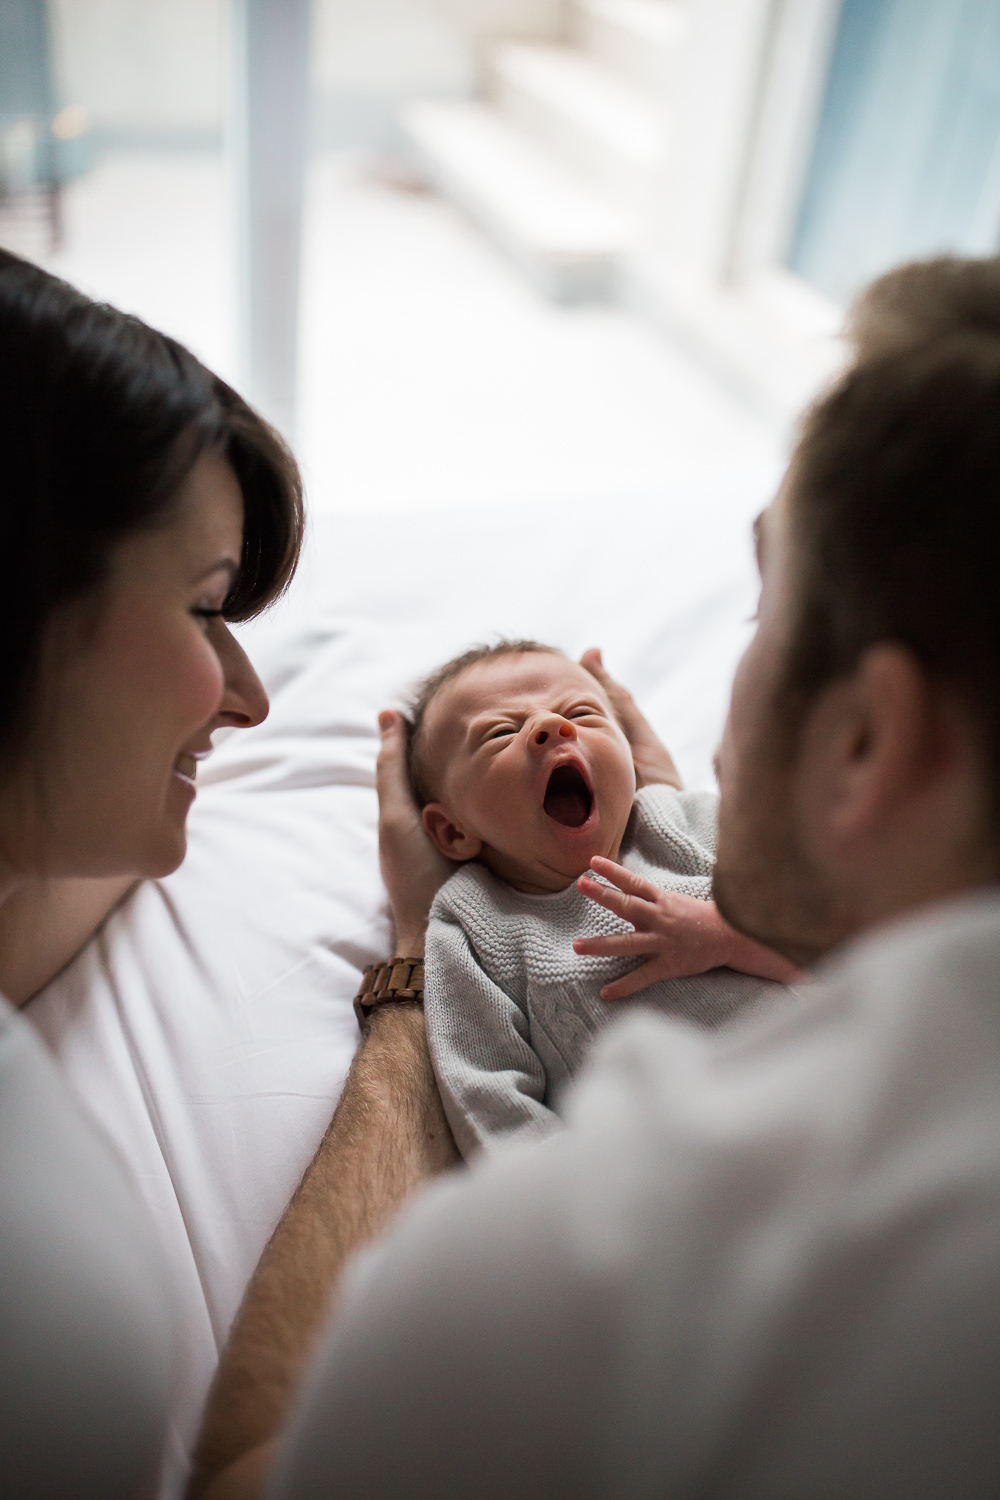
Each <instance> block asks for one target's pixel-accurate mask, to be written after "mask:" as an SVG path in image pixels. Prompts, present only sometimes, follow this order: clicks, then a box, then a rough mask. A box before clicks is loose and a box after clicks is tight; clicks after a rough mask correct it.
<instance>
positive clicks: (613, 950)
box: [573, 932, 663, 958]
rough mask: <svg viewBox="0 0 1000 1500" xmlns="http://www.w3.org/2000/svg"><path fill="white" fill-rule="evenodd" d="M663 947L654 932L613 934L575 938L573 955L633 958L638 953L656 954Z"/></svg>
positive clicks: (661, 940)
mask: <svg viewBox="0 0 1000 1500" xmlns="http://www.w3.org/2000/svg"><path fill="white" fill-rule="evenodd" d="M662 947H663V939H662V938H661V937H660V936H659V935H658V934H657V933H655V932H614V933H607V934H604V935H602V936H601V937H589V938H576V939H574V942H573V951H574V953H585V954H589V955H591V956H593V957H594V958H620V957H621V956H622V954H626V955H628V956H629V957H634V956H636V955H638V954H640V953H657V952H659V950H660V949H661V948H662Z"/></svg>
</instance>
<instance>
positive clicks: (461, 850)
mask: <svg viewBox="0 0 1000 1500" xmlns="http://www.w3.org/2000/svg"><path fill="white" fill-rule="evenodd" d="M421 817H422V819H423V824H424V832H425V833H426V835H427V837H428V838H429V839H430V841H431V843H432V844H433V845H434V847H435V849H437V850H438V851H439V852H440V853H441V854H443V855H444V857H445V859H452V860H454V861H455V863H456V864H461V863H462V861H463V860H466V859H475V857H476V855H477V854H478V853H479V852H480V850H481V849H482V847H483V841H482V839H477V838H476V837H475V835H474V834H469V833H466V832H465V831H464V829H461V828H459V826H458V824H457V823H454V822H452V818H451V814H450V813H449V812H448V810H447V808H445V807H442V806H441V803H440V802H428V804H427V806H426V807H425V808H424V810H423V813H422V814H421Z"/></svg>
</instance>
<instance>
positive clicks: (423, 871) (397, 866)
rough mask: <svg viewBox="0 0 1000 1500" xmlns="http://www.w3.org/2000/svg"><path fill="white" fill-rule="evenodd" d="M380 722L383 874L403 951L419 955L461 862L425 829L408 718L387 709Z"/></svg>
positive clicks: (381, 852) (377, 772)
mask: <svg viewBox="0 0 1000 1500" xmlns="http://www.w3.org/2000/svg"><path fill="white" fill-rule="evenodd" d="M378 724H379V730H380V732H381V735H382V748H381V750H380V751H379V757H378V768H377V771H376V784H377V786H378V808H379V827H378V848H379V860H380V863H381V866H382V879H383V880H384V882H385V888H386V890H387V892H388V893H389V905H390V907H391V908H392V917H393V922H394V923H395V927H396V948H397V951H398V952H399V953H401V954H405V955H407V956H410V955H412V956H414V957H416V956H419V955H421V954H422V953H423V951H424V934H425V932H426V929H427V916H428V913H429V912H430V909H431V902H432V901H433V900H434V897H435V895H436V894H437V891H438V889H439V887H440V886H442V885H443V884H444V882H445V881H446V880H447V879H448V876H449V875H451V874H452V872H453V871H454V869H455V866H454V865H452V864H449V862H448V861H447V860H446V859H444V858H443V857H442V856H441V855H440V854H439V853H438V852H437V850H436V849H435V848H434V845H433V844H432V843H431V841H430V839H429V838H428V837H427V835H426V834H425V833H424V829H423V824H422V823H421V821H420V809H419V807H418V806H417V804H416V802H415V801H414V800H413V793H412V792H411V791H410V783H409V780H408V779H407V775H406V724H405V722H404V720H403V718H402V717H401V715H400V714H398V713H395V712H393V710H392V709H388V708H387V709H385V710H383V712H382V713H380V714H379V719H378Z"/></svg>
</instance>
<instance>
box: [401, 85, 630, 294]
mask: <svg viewBox="0 0 1000 1500" xmlns="http://www.w3.org/2000/svg"><path fill="white" fill-rule="evenodd" d="M399 118H400V123H401V125H402V127H403V130H404V133H405V134H406V136H407V138H408V139H409V142H410V144H411V146H412V147H413V149H414V150H415V152H416V154H417V157H418V159H419V161H420V164H421V166H422V167H423V169H424V171H425V172H426V174H427V176H428V177H429V178H430V179H431V181H432V182H434V184H435V185H436V186H437V187H438V188H439V189H440V190H441V191H442V192H443V193H445V194H446V196H448V197H449V198H451V199H452V201H453V202H455V203H456V204H458V206H459V207H461V208H462V209H463V210H464V211H465V212H466V213H467V214H468V215H469V216H470V218H472V219H474V220H476V222H477V223H479V224H480V226H481V227H482V228H484V229H485V230H486V231H487V233H488V234H489V235H490V236H491V237H492V238H493V239H494V240H495V241H496V242H497V243H498V244H500V245H501V246H502V247H503V248H504V249H505V250H506V251H507V253H508V254H510V255H511V256H512V257H513V258H514V259H515V260H516V261H517V262H518V264H519V265H520V266H521V267H522V269H524V270H526V271H527V272H528V274H529V275H530V276H531V278H532V279H533V280H534V281H535V282H536V284H537V285H539V286H540V287H541V288H542V290H543V291H544V292H545V293H546V295H548V296H550V297H553V298H554V299H556V300H557V301H562V302H575V301H585V300H591V299H600V298H604V297H607V296H610V295H611V294H612V292H613V290H614V287H615V279H616V275H617V266H618V263H619V261H620V259H621V257H622V255H623V254H624V253H626V252H627V251H628V250H629V249H632V248H634V246H635V245H636V243H637V241H638V230H637V226H636V224H635V222H634V220H633V219H631V218H630V216H629V215H628V214H626V213H624V212H623V211H622V210H621V209H620V208H619V207H618V206H617V205H616V204H615V203H613V202H612V201H610V200H609V199H608V198H607V196H606V195H602V194H601V193H600V192H598V191H596V190H594V189H593V188H592V187H591V186H590V185H589V184H588V183H586V182H584V181H581V179H580V178H579V177H578V176H576V175H575V174H574V173H572V172H571V171H569V170H567V169H566V168H564V167H563V166H562V165H561V164H560V163H559V162H557V161H553V160H552V158H551V157H550V156H549V155H547V154H546V153H545V152H544V151H543V150H542V149H540V148H539V147H538V146H537V145H536V144H535V143H534V142H533V141H532V140H531V139H530V138H529V137H527V136H526V135H525V134H524V133H523V132H522V131H520V130H519V129H518V128H517V127H516V125H512V124H511V123H510V121H508V120H506V119H504V118H503V117H501V116H500V115H499V114H498V113H497V112H496V111H495V110H492V109H490V108H489V107H488V106H486V105H483V104H476V103H472V102H469V101H465V100H462V101H454V100H449V101H447V102H445V101H441V100H416V101H414V102H412V103H410V104H408V105H406V106H404V107H403V109H402V110H401V111H400V116H399Z"/></svg>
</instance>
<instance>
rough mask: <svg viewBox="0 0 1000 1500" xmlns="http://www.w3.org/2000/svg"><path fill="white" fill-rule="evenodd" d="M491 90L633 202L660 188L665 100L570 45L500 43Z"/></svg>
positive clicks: (555, 146)
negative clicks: (631, 82) (660, 99)
mask: <svg viewBox="0 0 1000 1500" xmlns="http://www.w3.org/2000/svg"><path fill="white" fill-rule="evenodd" d="M491 83H492V91H493V96H494V98H495V99H496V102H497V104H498V105H499V106H500V108H501V109H502V110H503V112H504V113H505V114H506V115H507V116H508V117H509V118H510V119H512V120H514V121H515V122H516V123H517V124H519V125H520V126H522V128H523V129H525V130H526V131H528V132H529V133H530V134H531V135H533V136H534V137H535V138H536V139H537V140H538V141H539V142H540V143H542V144H544V145H545V146H548V147H549V148H550V149H551V150H552V151H554V152H555V153H557V154H558V155H559V156H560V157H561V158H562V160H563V161H565V162H566V163H567V164H568V165H569V166H570V167H572V168H574V169H575V170H577V171H579V172H583V173H585V174H586V175H587V176H588V177H590V178H591V180H593V181H594V182H598V183H600V184H601V185H602V186H603V187H604V188H605V189H606V190H607V191H609V192H611V193H613V194H614V195H615V196H616V197H617V198H619V200H620V201H622V202H623V203H624V204H626V205H628V206H629V207H630V208H631V209H633V210H638V211H642V209H643V208H645V207H646V205H648V204H649V202H650V200H651V198H652V197H653V196H654V195H655V193H656V187H657V180H658V177H659V174H660V172H661V170H662V167H663V162H664V159H665V154H666V144H667V129H666V121H665V113H664V109H663V107H662V105H661V103H660V101H658V100H656V99H654V98H653V97H652V96H651V95H650V94H649V93H648V91H646V90H644V89H640V88H637V87H636V86H635V85H633V84H630V83H629V82H628V81H627V80H625V79H624V78H623V77H621V75H620V74H617V73H614V72H612V71H611V70H610V69H609V68H606V67H603V66H602V65H601V64H600V63H598V62H595V61H594V59H593V58H591V57H588V56H586V55H585V54H584V53H581V52H578V51H575V50H573V49H571V48H568V47H552V46H535V45H530V44H527V43H521V42H508V43H505V44H503V45H502V46H499V47H497V49H496V51H495V53H494V55H493V59H492V69H491Z"/></svg>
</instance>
